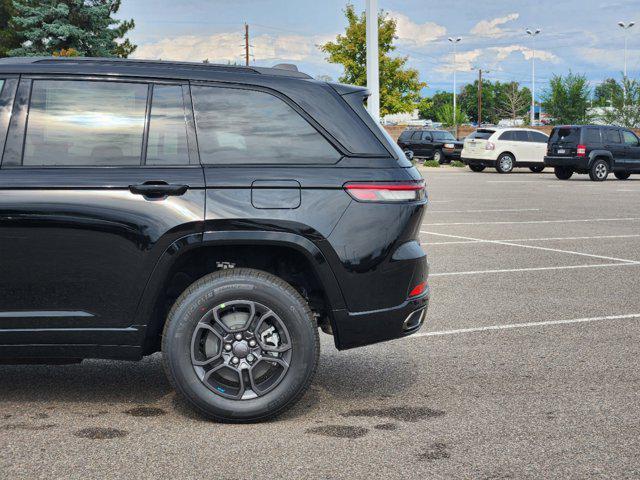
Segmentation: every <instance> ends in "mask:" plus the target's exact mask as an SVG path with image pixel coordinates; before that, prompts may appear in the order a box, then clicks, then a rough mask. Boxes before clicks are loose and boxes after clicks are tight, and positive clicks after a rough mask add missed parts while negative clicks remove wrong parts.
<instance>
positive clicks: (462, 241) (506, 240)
mask: <svg viewBox="0 0 640 480" xmlns="http://www.w3.org/2000/svg"><path fill="white" fill-rule="evenodd" d="M426 235H430V234H426ZM637 237H640V235H593V236H586V237H542V238H508V239H499V240H496V241H498V242H541V241H549V240H597V239H606V238H637ZM465 243H490V242H489V241H486V240H459V241H457V240H456V241H452V242H423V245H460V244H465Z"/></svg>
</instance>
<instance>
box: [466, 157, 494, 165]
mask: <svg viewBox="0 0 640 480" xmlns="http://www.w3.org/2000/svg"><path fill="white" fill-rule="evenodd" d="M462 162H463V163H464V164H465V165H479V166H482V167H495V166H496V163H497V160H490V159H485V158H468V157H462Z"/></svg>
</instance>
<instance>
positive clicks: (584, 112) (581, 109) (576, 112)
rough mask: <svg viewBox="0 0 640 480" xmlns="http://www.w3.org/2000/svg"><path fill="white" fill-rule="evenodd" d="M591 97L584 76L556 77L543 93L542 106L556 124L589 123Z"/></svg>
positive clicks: (571, 74) (572, 74)
mask: <svg viewBox="0 0 640 480" xmlns="http://www.w3.org/2000/svg"><path fill="white" fill-rule="evenodd" d="M590 96H591V90H590V88H589V84H588V82H587V77H585V76H584V75H576V74H574V73H571V72H570V73H569V74H568V75H567V76H565V77H563V76H561V75H554V76H553V77H552V78H551V81H550V82H549V86H548V87H547V88H546V89H545V90H544V91H543V93H542V106H543V108H544V109H545V111H546V112H547V113H548V114H549V116H551V118H553V121H554V122H555V123H565V124H572V123H588V122H589V118H590V116H589V112H588V108H589V98H590Z"/></svg>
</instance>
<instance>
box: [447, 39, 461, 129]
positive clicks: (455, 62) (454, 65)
mask: <svg viewBox="0 0 640 480" xmlns="http://www.w3.org/2000/svg"><path fill="white" fill-rule="evenodd" d="M460 40H462V38H460V37H456V38H452V37H449V41H450V42H451V45H452V46H453V126H454V128H455V129H456V138H457V137H458V122H457V120H456V113H457V112H456V111H457V100H456V97H457V95H456V70H457V66H458V64H457V60H456V44H457V43H458V42H459V41H460Z"/></svg>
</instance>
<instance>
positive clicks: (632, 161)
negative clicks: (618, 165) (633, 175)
mask: <svg viewBox="0 0 640 480" xmlns="http://www.w3.org/2000/svg"><path fill="white" fill-rule="evenodd" d="M622 138H623V140H624V145H625V151H626V153H625V166H626V167H627V168H630V169H633V170H640V140H638V137H637V136H636V134H635V133H633V132H631V131H629V130H622Z"/></svg>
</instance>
